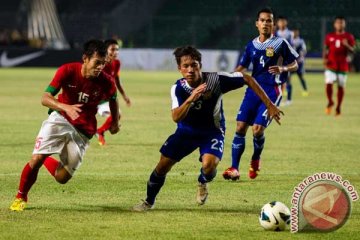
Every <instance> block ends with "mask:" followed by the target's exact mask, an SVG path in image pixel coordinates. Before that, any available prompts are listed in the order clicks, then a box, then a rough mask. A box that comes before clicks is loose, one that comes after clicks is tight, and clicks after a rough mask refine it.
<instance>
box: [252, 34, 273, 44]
mask: <svg viewBox="0 0 360 240" xmlns="http://www.w3.org/2000/svg"><path fill="white" fill-rule="evenodd" d="M273 37H274V34H271V36H270V37H269V38H268V39H266V40H265V42H260V40H259V38H260V36H258V37H257V38H256V41H257V42H258V43H260V44H264V43H267V42H269V41H270V40H271V39H272V38H273Z"/></svg>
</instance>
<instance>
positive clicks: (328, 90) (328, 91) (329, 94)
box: [326, 84, 334, 107]
mask: <svg viewBox="0 0 360 240" xmlns="http://www.w3.org/2000/svg"><path fill="white" fill-rule="evenodd" d="M332 94H333V85H332V84H326V96H327V98H328V107H330V106H332V105H333V104H334V102H333V100H332Z"/></svg>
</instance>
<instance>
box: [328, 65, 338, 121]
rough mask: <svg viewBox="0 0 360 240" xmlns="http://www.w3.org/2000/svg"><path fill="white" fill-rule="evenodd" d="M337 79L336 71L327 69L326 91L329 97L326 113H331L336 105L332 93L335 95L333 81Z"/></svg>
mask: <svg viewBox="0 0 360 240" xmlns="http://www.w3.org/2000/svg"><path fill="white" fill-rule="evenodd" d="M336 79H337V76H336V74H335V73H334V72H332V71H330V70H325V92H326V97H327V99H328V103H327V105H326V109H325V113H326V114H327V115H329V114H331V110H332V107H333V106H334V101H333V99H332V95H333V83H334V82H335V81H336Z"/></svg>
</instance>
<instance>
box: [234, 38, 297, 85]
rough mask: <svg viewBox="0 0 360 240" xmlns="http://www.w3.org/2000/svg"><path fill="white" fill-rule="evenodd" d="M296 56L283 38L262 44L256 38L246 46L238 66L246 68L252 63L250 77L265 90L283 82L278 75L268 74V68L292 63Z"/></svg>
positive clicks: (269, 40) (272, 39)
mask: <svg viewBox="0 0 360 240" xmlns="http://www.w3.org/2000/svg"><path fill="white" fill-rule="evenodd" d="M298 56H299V55H298V54H297V53H296V51H295V50H294V49H293V48H292V47H291V46H290V44H289V42H288V41H286V40H285V39H284V38H280V37H274V36H273V37H271V38H269V39H267V40H266V41H265V42H263V43H262V42H260V41H259V37H257V38H255V39H254V40H252V41H251V42H249V43H248V44H247V46H246V49H245V52H244V54H243V56H242V58H241V59H240V63H239V64H238V65H241V66H243V67H246V68H248V67H249V65H250V63H252V65H253V70H252V76H253V77H254V78H255V79H256V81H257V82H258V83H259V84H260V86H262V87H263V88H264V90H266V88H268V87H272V86H276V85H280V84H282V83H284V81H285V80H284V78H280V75H273V74H271V73H269V67H270V66H275V65H283V64H289V63H292V62H294V61H295V60H296V58H297V57H298Z"/></svg>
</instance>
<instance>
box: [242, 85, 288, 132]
mask: <svg viewBox="0 0 360 240" xmlns="http://www.w3.org/2000/svg"><path fill="white" fill-rule="evenodd" d="M263 88H264V91H265V92H266V94H267V95H268V97H269V98H270V100H271V101H272V102H273V103H274V104H275V105H276V106H279V104H280V101H281V98H282V94H281V86H273V87H272V86H269V87H263ZM236 121H238V122H246V123H247V124H249V125H253V124H257V125H261V126H264V127H267V126H269V124H270V123H271V120H270V119H269V118H268V114H267V108H266V106H265V104H264V103H263V102H262V101H261V100H260V98H259V97H258V96H257V95H256V94H255V93H254V91H252V90H251V89H250V88H248V89H247V90H246V93H245V96H244V99H243V102H242V104H241V106H240V109H239V112H238V115H237V117H236Z"/></svg>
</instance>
